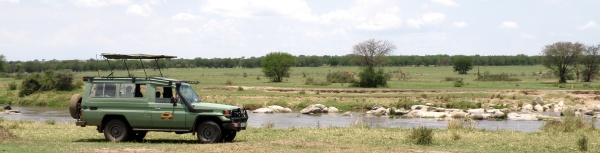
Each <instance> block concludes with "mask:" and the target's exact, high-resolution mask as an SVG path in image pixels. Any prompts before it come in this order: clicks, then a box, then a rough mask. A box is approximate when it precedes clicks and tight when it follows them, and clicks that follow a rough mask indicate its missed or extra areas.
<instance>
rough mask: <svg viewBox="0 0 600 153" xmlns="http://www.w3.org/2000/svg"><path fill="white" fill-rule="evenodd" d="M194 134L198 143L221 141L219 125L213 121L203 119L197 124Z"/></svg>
mask: <svg viewBox="0 0 600 153" xmlns="http://www.w3.org/2000/svg"><path fill="white" fill-rule="evenodd" d="M196 132H197V133H196V135H197V137H198V141H200V143H216V142H220V141H221V135H222V133H221V127H219V125H217V123H215V122H213V121H205V122H202V123H200V124H199V125H198V127H197V129H196Z"/></svg>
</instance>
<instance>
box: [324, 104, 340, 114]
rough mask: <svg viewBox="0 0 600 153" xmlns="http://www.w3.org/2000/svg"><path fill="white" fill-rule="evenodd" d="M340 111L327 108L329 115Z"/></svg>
mask: <svg viewBox="0 0 600 153" xmlns="http://www.w3.org/2000/svg"><path fill="white" fill-rule="evenodd" d="M339 112H340V110H338V109H337V108H335V107H333V106H330V107H329V108H327V113H339Z"/></svg>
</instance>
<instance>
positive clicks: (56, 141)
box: [0, 120, 600, 152]
mask: <svg viewBox="0 0 600 153" xmlns="http://www.w3.org/2000/svg"><path fill="white" fill-rule="evenodd" d="M0 126H2V127H4V128H5V129H6V130H0V132H3V131H8V132H10V135H12V137H10V138H8V139H5V138H2V141H0V146H1V147H0V148H2V150H3V151H7V152H198V151H200V150H202V151H207V152H238V151H244V152H577V151H578V145H577V141H578V140H579V139H580V137H581V136H582V135H585V136H586V137H587V139H588V142H589V143H588V151H591V152H594V151H598V150H600V144H599V142H600V133H599V132H597V131H587V132H586V131H578V132H534V133H525V132H515V131H503V130H501V131H490V130H474V129H453V130H434V131H433V134H434V135H433V144H431V145H427V146H421V145H415V144H413V143H412V142H410V141H408V135H409V134H410V132H411V129H403V128H363V127H359V126H355V127H345V128H340V127H327V128H284V129H280V128H270V127H269V126H263V127H259V128H256V127H251V128H249V129H248V130H246V131H242V132H240V133H238V136H237V138H236V139H235V141H234V142H233V143H219V144H198V143H196V137H194V136H193V135H191V134H182V135H176V134H174V133H162V132H150V133H148V135H147V136H146V139H145V141H144V142H141V143H138V142H128V143H109V142H106V141H105V140H104V137H103V135H102V134H101V133H97V132H96V130H95V127H85V128H82V127H77V126H74V125H73V124H71V123H54V124H53V125H52V123H49V122H32V121H25V120H4V121H0ZM3 135H5V134H4V133H0V136H3Z"/></svg>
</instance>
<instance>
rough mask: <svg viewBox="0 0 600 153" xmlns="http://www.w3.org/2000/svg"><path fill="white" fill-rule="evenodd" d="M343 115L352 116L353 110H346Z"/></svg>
mask: <svg viewBox="0 0 600 153" xmlns="http://www.w3.org/2000/svg"><path fill="white" fill-rule="evenodd" d="M342 116H352V112H349V111H348V112H345V113H344V114H342Z"/></svg>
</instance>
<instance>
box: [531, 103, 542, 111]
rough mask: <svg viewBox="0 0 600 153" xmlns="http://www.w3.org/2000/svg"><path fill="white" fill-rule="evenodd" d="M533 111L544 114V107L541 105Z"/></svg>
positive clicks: (536, 106)
mask: <svg viewBox="0 0 600 153" xmlns="http://www.w3.org/2000/svg"><path fill="white" fill-rule="evenodd" d="M533 110H534V111H537V112H544V107H542V105H540V104H537V105H535V106H534V107H533Z"/></svg>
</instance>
